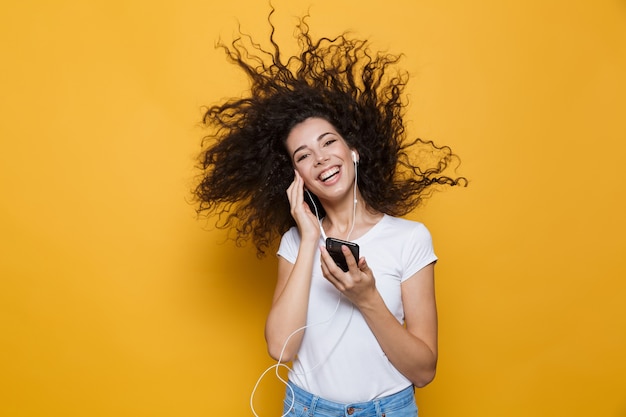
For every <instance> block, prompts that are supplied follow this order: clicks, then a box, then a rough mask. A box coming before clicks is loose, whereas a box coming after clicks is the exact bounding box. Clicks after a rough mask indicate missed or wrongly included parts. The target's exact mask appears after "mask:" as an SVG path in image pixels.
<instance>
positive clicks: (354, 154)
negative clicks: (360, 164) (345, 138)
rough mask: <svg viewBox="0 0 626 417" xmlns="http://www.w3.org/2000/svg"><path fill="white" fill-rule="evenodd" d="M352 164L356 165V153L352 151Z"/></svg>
mask: <svg viewBox="0 0 626 417" xmlns="http://www.w3.org/2000/svg"><path fill="white" fill-rule="evenodd" d="M352 162H354V163H355V164H356V163H357V160H356V152H354V151H352Z"/></svg>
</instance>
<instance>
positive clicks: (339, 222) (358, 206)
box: [323, 192, 367, 240]
mask: <svg viewBox="0 0 626 417" xmlns="http://www.w3.org/2000/svg"><path fill="white" fill-rule="evenodd" d="M356 200H357V203H355V202H354V198H353V197H352V196H351V198H350V199H345V200H343V201H342V202H341V203H340V204H325V205H324V209H325V211H326V217H325V218H324V222H323V226H324V230H325V231H326V234H327V236H331V237H335V238H339V239H343V240H349V239H350V238H355V236H357V234H356V230H358V229H359V225H360V224H362V223H364V218H365V217H366V216H367V210H366V209H365V207H364V203H363V199H362V198H361V194H360V193H358V192H357V198H356Z"/></svg>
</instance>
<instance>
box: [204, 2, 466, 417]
mask: <svg viewBox="0 0 626 417" xmlns="http://www.w3.org/2000/svg"><path fill="white" fill-rule="evenodd" d="M272 13H273V11H272ZM272 13H270V25H271V26H272V35H271V36H270V41H271V45H272V51H265V50H263V49H262V48H261V47H260V46H259V45H258V44H255V43H254V42H252V41H250V43H249V46H248V47H246V46H245V44H244V41H245V40H246V39H249V38H248V37H244V36H242V38H239V39H236V40H235V41H234V42H233V43H232V44H231V45H230V46H226V45H222V47H223V48H224V50H225V51H226V53H227V56H228V58H229V59H230V60H231V61H232V62H234V63H235V64H237V65H238V66H239V67H241V68H242V69H243V70H244V71H245V72H246V73H247V75H248V76H249V78H250V80H251V88H250V94H249V95H248V96H247V97H244V98H240V99H233V100H230V101H228V102H226V103H223V104H221V105H216V106H213V107H211V108H209V109H208V110H207V112H206V114H205V118H204V121H205V124H206V125H207V126H208V127H209V128H211V129H212V132H211V134H210V135H209V136H207V138H206V141H205V148H204V150H203V154H202V169H203V175H202V179H201V181H200V184H199V185H198V187H197V189H196V190H195V194H196V196H197V198H198V200H199V202H200V208H199V211H201V212H203V211H204V212H211V213H218V214H219V219H221V220H220V222H219V223H218V224H219V225H220V226H222V227H233V228H234V229H235V230H236V239H237V240H238V241H239V242H242V241H245V240H246V239H248V238H250V237H251V238H252V239H253V241H254V242H255V244H256V246H257V249H258V252H259V254H263V253H264V252H265V250H266V249H267V247H268V246H269V245H270V244H272V243H273V242H275V241H276V240H277V238H278V237H279V236H282V238H281V240H280V246H279V249H278V256H279V258H278V278H277V282H276V289H275V293H274V298H273V303H272V307H271V310H270V313H269V315H268V318H267V323H266V329H265V330H266V331H265V334H266V340H267V346H268V350H269V353H270V355H271V356H272V357H273V358H274V359H276V360H278V361H279V363H283V362H290V361H291V362H293V367H292V369H291V370H290V371H289V382H288V387H287V392H286V397H285V401H284V412H285V414H284V415H294V416H299V415H304V414H305V413H306V415H313V416H316V415H323V416H335V415H336V416H344V415H354V416H365V415H367V416H383V415H384V416H386V417H405V416H416V415H417V408H416V405H415V400H414V392H413V390H414V387H423V386H425V385H426V384H428V383H429V382H430V381H432V379H433V378H434V375H435V369H436V364H437V312H436V306H435V292H434V265H435V262H436V260H437V258H436V256H435V254H434V251H433V248H432V243H431V238H430V234H429V232H428V230H427V229H426V228H425V227H424V225H422V224H421V223H417V222H412V221H408V220H405V219H401V218H400V217H398V216H401V215H404V214H406V213H408V212H410V211H411V210H413V209H414V208H415V207H416V206H418V205H419V203H420V202H422V200H423V199H424V198H426V197H428V196H429V195H430V193H431V192H432V191H433V190H435V189H436V188H437V187H439V186H443V185H449V186H453V185H459V184H465V180H464V179H463V178H453V177H450V176H447V175H444V171H445V170H446V169H447V168H448V166H449V165H450V162H451V161H452V160H453V159H454V155H453V154H452V153H451V151H450V149H449V148H447V147H436V146H435V145H434V144H433V143H432V142H424V141H421V140H419V139H417V140H414V141H410V142H407V141H406V138H405V131H404V125H403V120H402V119H403V113H404V108H405V105H404V103H403V102H402V93H403V89H404V86H405V85H406V82H407V76H406V74H405V73H402V72H397V71H396V72H393V73H391V70H392V68H393V66H394V65H395V64H396V63H397V61H398V57H397V56H394V55H389V54H382V53H376V54H374V53H372V52H371V51H370V50H369V49H368V43H367V41H364V40H356V39H351V38H349V37H348V36H347V35H345V34H344V35H340V36H338V37H337V38H334V39H329V38H321V39H319V40H317V41H314V40H313V39H312V37H311V36H310V33H309V28H308V26H307V24H306V18H304V19H302V20H301V21H300V24H299V25H298V29H299V32H298V41H299V42H298V43H299V45H300V46H301V48H302V50H301V52H300V54H299V55H298V56H292V57H290V58H289V59H287V60H286V61H284V60H283V59H282V56H281V53H280V48H279V46H278V45H277V44H276V42H275V41H274V36H273V35H274V32H273V29H274V26H273V25H272V24H271V16H272ZM254 50H256V51H257V53H258V55H254V54H253V52H254ZM268 61H269V62H268ZM409 151H410V153H409ZM410 155H419V160H417V161H414V160H413V159H412V158H411V157H410ZM285 191H286V196H285ZM327 237H328V238H338V239H341V240H345V241H352V242H354V243H356V244H358V246H359V250H360V256H359V258H358V259H357V258H355V256H354V255H353V254H352V252H351V251H350V249H349V248H348V247H347V246H346V245H342V246H340V250H341V251H342V254H343V256H344V257H345V262H346V264H347V268H346V269H347V270H346V271H344V269H342V268H341V267H340V266H339V265H338V264H337V263H336V262H335V260H333V258H332V257H331V255H330V254H329V252H328V250H327V249H326V247H325V240H326V238H327Z"/></svg>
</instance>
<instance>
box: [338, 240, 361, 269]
mask: <svg viewBox="0 0 626 417" xmlns="http://www.w3.org/2000/svg"><path fill="white" fill-rule="evenodd" d="M341 252H342V253H343V256H344V257H345V258H346V263H347V264H348V270H349V271H352V270H353V269H355V268H358V265H357V260H356V259H354V255H353V254H352V251H351V250H350V248H348V247H347V246H346V245H341Z"/></svg>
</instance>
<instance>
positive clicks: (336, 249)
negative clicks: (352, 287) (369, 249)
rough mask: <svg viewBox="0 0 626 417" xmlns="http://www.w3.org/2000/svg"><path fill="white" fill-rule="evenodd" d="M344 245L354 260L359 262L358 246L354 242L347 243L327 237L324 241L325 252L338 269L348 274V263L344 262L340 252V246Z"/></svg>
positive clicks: (344, 259) (344, 258)
mask: <svg viewBox="0 0 626 417" xmlns="http://www.w3.org/2000/svg"><path fill="white" fill-rule="evenodd" d="M342 245H345V246H347V247H348V249H350V252H352V255H353V256H354V259H356V261H357V262H358V261H359V245H357V244H356V243H354V242H348V241H346V240H341V239H335V238H333V237H329V238H327V239H326V250H327V251H328V253H329V254H330V257H331V258H333V261H335V263H336V264H337V266H338V267H339V268H341V270H342V271H343V272H348V263H347V262H346V257H345V256H344V255H343V252H342V251H341V246H342Z"/></svg>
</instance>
